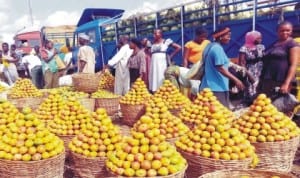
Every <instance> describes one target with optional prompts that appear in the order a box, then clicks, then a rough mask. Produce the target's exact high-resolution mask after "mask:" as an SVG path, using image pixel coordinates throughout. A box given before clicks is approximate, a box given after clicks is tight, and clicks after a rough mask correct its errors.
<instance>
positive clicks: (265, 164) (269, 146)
mask: <svg viewBox="0 0 300 178" xmlns="http://www.w3.org/2000/svg"><path fill="white" fill-rule="evenodd" d="M252 145H253V146H254V147H255V152H256V154H257V156H258V158H259V163H258V165H257V169H264V170H272V171H273V170H274V171H280V172H290V171H291V169H292V166H293V160H294V157H295V153H296V151H297V149H298V145H299V136H298V137H295V138H293V139H291V140H288V141H281V142H265V143H252Z"/></svg>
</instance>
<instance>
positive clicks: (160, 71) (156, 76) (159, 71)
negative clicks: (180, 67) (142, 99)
mask: <svg viewBox="0 0 300 178" xmlns="http://www.w3.org/2000/svg"><path fill="white" fill-rule="evenodd" d="M166 69H167V60H166V54H165V53H154V54H152V58H151V64H150V75H149V88H150V91H152V92H155V91H156V90H158V88H159V87H160V86H161V85H162V84H163V81H164V80H165V76H164V73H165V71H166Z"/></svg>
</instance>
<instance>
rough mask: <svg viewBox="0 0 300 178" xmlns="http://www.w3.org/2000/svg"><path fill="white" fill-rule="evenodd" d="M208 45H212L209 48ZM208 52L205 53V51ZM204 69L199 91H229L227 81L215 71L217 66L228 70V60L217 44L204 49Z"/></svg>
mask: <svg viewBox="0 0 300 178" xmlns="http://www.w3.org/2000/svg"><path fill="white" fill-rule="evenodd" d="M210 45H213V46H212V47H211V48H210V47H209V46H210ZM209 48H210V50H209V51H208V54H207V55H206V53H207V50H208V49H209ZM204 57H206V58H205V59H204V60H205V62H204V63H205V69H204V76H203V78H202V81H201V84H200V90H203V89H204V88H210V89H211V90H212V91H216V92H224V91H229V79H228V78H227V77H225V76H224V75H223V74H221V73H220V72H219V71H218V70H217V66H223V67H224V68H225V69H227V70H228V65H229V59H228V57H227V55H226V54H225V51H224V49H223V47H222V46H221V45H220V44H218V43H211V44H209V45H207V47H206V48H205V49H204Z"/></svg>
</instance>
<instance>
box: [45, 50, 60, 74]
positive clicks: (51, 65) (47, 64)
mask: <svg viewBox="0 0 300 178" xmlns="http://www.w3.org/2000/svg"><path fill="white" fill-rule="evenodd" d="M46 52H47V54H48V58H49V57H51V56H52V55H53V51H49V50H46ZM42 68H43V73H45V72H46V71H47V70H50V72H52V73H56V72H57V71H58V67H57V64H56V61H55V56H54V57H53V58H52V59H51V60H50V61H49V62H45V61H44V60H42Z"/></svg>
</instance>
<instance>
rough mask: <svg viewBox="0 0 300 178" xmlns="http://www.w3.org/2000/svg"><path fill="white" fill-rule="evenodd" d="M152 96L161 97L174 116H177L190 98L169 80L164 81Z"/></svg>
mask: <svg viewBox="0 0 300 178" xmlns="http://www.w3.org/2000/svg"><path fill="white" fill-rule="evenodd" d="M154 96H155V97H158V98H161V99H162V100H163V102H164V103H165V105H166V106H167V107H168V109H169V111H170V112H171V113H172V114H173V115H174V116H179V114H180V111H181V109H182V108H183V107H184V106H185V105H188V104H189V103H190V100H189V99H188V98H187V97H186V96H184V95H183V94H182V93H180V91H179V90H178V89H177V88H176V87H175V86H174V85H173V84H172V83H171V82H170V81H169V80H165V81H164V83H163V85H162V86H161V87H159V89H158V90H157V91H156V92H155V94H154Z"/></svg>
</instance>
